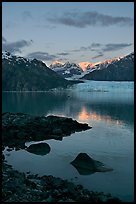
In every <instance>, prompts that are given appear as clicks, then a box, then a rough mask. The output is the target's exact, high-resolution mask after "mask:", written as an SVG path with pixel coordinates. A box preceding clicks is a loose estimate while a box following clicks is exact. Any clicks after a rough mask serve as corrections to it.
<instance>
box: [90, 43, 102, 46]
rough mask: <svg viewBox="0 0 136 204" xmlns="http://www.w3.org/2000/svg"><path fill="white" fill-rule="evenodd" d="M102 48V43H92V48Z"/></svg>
mask: <svg viewBox="0 0 136 204" xmlns="http://www.w3.org/2000/svg"><path fill="white" fill-rule="evenodd" d="M100 46H101V44H100V43H92V44H91V47H100Z"/></svg>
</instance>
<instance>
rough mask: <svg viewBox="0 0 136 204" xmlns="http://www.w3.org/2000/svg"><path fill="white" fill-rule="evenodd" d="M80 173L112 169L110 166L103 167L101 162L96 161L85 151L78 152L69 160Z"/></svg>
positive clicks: (85, 173) (86, 173) (87, 173)
mask: <svg viewBox="0 0 136 204" xmlns="http://www.w3.org/2000/svg"><path fill="white" fill-rule="evenodd" d="M71 164H72V165H73V166H74V167H75V168H76V169H77V171H78V172H79V174H81V175H89V174H93V173H95V172H107V171H112V170H113V169H112V168H108V167H105V166H104V164H103V163H102V162H99V161H96V160H94V159H92V158H91V157H89V156H88V155H87V154H86V153H80V154H78V156H77V157H76V158H75V159H74V160H73V161H72V162H71Z"/></svg>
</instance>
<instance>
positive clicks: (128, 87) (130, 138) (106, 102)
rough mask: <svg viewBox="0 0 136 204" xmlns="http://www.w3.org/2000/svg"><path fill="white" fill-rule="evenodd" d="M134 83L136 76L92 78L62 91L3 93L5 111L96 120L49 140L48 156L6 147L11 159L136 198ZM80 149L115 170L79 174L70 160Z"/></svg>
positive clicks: (33, 169) (23, 167) (28, 168)
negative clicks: (110, 79)
mask: <svg viewBox="0 0 136 204" xmlns="http://www.w3.org/2000/svg"><path fill="white" fill-rule="evenodd" d="M133 85H134V84H133V82H95V81H94V82H93V81H92V82H86V83H85V84H78V85H75V86H74V87H73V88H71V89H69V90H66V91H63V92H59V91H58V92H39V93H34V92H32V93H3V97H2V109H3V112H5V111H10V112H24V113H29V114H33V115H50V114H54V115H60V116H67V117H72V118H73V119H76V120H77V121H79V122H83V123H84V122H85V123H88V124H89V125H90V126H92V129H90V130H87V131H83V132H79V133H74V134H72V135H71V136H69V137H65V138H63V140H62V141H56V140H46V141H45V142H47V143H48V144H49V145H50V147H51V151H50V153H49V154H47V155H45V156H40V155H35V154H31V153H29V152H26V151H25V150H19V151H14V150H13V151H12V152H10V153H9V152H7V151H6V150H5V156H6V160H7V161H8V163H9V164H12V165H13V167H14V168H15V169H17V170H20V171H23V172H27V171H30V172H31V173H34V174H36V173H38V174H39V175H44V174H45V175H54V176H57V177H61V178H66V179H69V180H71V181H73V182H75V183H78V184H82V185H83V186H84V187H85V188H88V189H90V190H96V191H103V192H105V193H111V194H112V195H114V196H118V197H120V198H121V199H123V200H124V201H133V200H134V95H133ZM31 143H33V142H31ZM31 143H26V145H27V146H29V145H30V144H31ZM80 152H85V153H87V154H88V155H89V156H91V157H92V158H93V159H96V160H99V161H101V162H103V163H104V164H105V165H106V166H108V167H112V168H113V169H114V170H113V171H110V172H105V173H101V172H97V173H94V174H91V175H80V174H79V173H78V171H77V170H76V169H75V168H74V167H73V166H72V165H71V164H70V162H71V161H72V160H73V159H74V158H75V157H76V156H77V155H78V154H79V153H80Z"/></svg>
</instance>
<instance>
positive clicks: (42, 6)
mask: <svg viewBox="0 0 136 204" xmlns="http://www.w3.org/2000/svg"><path fill="white" fill-rule="evenodd" d="M2 50H3V51H9V52H11V53H12V54H15V55H20V56H23V57H27V58H37V59H39V60H42V61H44V62H45V63H46V64H47V65H50V64H51V63H52V62H53V61H56V60H58V61H61V62H67V61H69V62H74V63H80V62H91V63H96V62H99V61H104V60H107V59H112V58H115V57H120V56H124V55H127V54H129V53H131V52H133V51H134V3H133V2H3V3H2Z"/></svg>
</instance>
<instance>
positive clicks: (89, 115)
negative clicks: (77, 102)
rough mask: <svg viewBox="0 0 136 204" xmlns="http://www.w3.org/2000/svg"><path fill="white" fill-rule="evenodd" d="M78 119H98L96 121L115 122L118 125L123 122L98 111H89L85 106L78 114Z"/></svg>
mask: <svg viewBox="0 0 136 204" xmlns="http://www.w3.org/2000/svg"><path fill="white" fill-rule="evenodd" d="M78 120H80V121H85V122H86V121H88V120H96V121H105V122H107V123H115V124H117V125H121V124H122V122H121V121H120V120H115V119H113V118H112V117H111V116H108V115H100V114H97V113H96V112H94V111H93V112H87V110H86V108H85V107H83V108H82V110H81V112H80V113H79V115H78Z"/></svg>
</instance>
